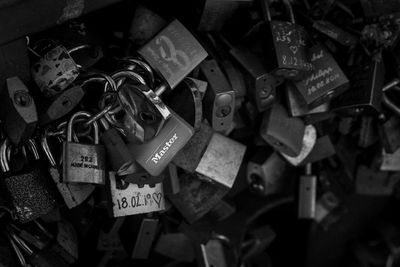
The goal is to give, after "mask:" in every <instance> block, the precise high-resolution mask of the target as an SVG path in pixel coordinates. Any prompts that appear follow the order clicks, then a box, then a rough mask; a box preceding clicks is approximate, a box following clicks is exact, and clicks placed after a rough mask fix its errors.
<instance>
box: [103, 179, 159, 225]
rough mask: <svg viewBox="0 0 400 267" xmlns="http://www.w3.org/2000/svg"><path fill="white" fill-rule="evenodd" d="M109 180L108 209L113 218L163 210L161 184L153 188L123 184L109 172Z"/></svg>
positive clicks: (121, 180) (122, 181)
mask: <svg viewBox="0 0 400 267" xmlns="http://www.w3.org/2000/svg"><path fill="white" fill-rule="evenodd" d="M109 180H110V196H111V203H110V209H111V213H112V215H113V216H114V217H120V216H129V215H134V214H141V213H150V212H155V211H162V210H164V209H165V200H164V192H163V186H162V183H159V184H156V185H155V186H154V187H150V186H149V185H143V187H138V185H137V184H131V183H127V182H125V181H124V180H123V179H121V178H120V177H116V176H115V173H114V172H109Z"/></svg>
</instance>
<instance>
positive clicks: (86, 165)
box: [62, 142, 106, 184]
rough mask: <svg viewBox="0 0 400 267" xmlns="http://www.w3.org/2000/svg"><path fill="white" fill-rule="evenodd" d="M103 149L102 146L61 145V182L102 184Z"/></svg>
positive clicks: (103, 172) (103, 173) (70, 143)
mask: <svg viewBox="0 0 400 267" xmlns="http://www.w3.org/2000/svg"><path fill="white" fill-rule="evenodd" d="M105 155H106V154H105V149H104V147H103V146H102V145H91V144H80V143H73V142H64V143H63V177H62V179H63V182H66V183H90V184H104V183H105V177H106V171H105V168H106V166H105Z"/></svg>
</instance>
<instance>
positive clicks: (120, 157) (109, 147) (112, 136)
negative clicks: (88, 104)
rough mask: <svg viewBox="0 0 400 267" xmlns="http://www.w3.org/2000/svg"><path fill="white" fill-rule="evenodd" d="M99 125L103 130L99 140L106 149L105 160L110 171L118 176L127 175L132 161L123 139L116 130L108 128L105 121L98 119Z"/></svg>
mask: <svg viewBox="0 0 400 267" xmlns="http://www.w3.org/2000/svg"><path fill="white" fill-rule="evenodd" d="M100 124H101V125H102V126H103V128H104V132H103V133H102V134H101V137H100V140H101V142H102V143H103V145H104V147H105V149H106V152H107V160H108V162H109V165H110V167H111V170H112V171H114V172H116V173H117V174H118V175H125V174H127V173H128V172H127V171H128V170H129V167H130V166H131V165H132V164H133V161H134V159H133V157H132V155H131V153H130V151H129V149H128V147H127V145H126V143H125V141H124V139H123V138H122V136H121V134H120V133H119V132H118V130H117V129H115V128H113V127H110V125H109V123H108V122H107V121H106V119H104V118H100Z"/></svg>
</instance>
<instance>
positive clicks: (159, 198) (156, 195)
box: [153, 192, 162, 208]
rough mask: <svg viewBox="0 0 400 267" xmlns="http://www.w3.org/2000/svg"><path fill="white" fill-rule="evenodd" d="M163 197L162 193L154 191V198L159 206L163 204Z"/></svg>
mask: <svg viewBox="0 0 400 267" xmlns="http://www.w3.org/2000/svg"><path fill="white" fill-rule="evenodd" d="M161 198H162V193H160V192H159V193H153V199H154V201H155V202H156V203H157V206H158V208H160V205H161Z"/></svg>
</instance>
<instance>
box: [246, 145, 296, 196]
mask: <svg viewBox="0 0 400 267" xmlns="http://www.w3.org/2000/svg"><path fill="white" fill-rule="evenodd" d="M288 169H289V168H288V164H287V163H286V161H285V160H284V159H282V158H281V157H280V156H279V154H278V153H276V152H274V151H273V150H272V149H270V148H263V149H262V150H261V151H259V152H258V153H256V154H255V155H254V156H253V157H252V159H251V160H250V161H249V162H248V163H247V174H246V177H247V181H248V182H249V184H250V189H251V190H252V191H253V192H255V193H257V194H259V195H262V196H266V195H271V194H276V193H279V192H281V191H282V190H283V185H284V181H285V177H286V174H287V170H288Z"/></svg>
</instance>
